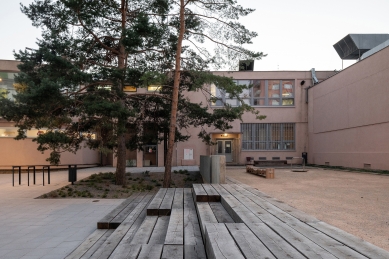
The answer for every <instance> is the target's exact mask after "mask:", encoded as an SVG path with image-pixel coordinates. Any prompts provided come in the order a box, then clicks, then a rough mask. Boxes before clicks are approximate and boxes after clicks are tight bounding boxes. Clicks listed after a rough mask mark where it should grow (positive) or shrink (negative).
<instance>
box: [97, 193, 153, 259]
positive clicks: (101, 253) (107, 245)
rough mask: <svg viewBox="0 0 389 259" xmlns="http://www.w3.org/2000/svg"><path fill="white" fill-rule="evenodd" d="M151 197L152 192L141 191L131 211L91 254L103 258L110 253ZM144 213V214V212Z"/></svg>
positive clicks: (99, 258)
mask: <svg viewBox="0 0 389 259" xmlns="http://www.w3.org/2000/svg"><path fill="white" fill-rule="evenodd" d="M152 197H153V194H145V193H142V194H140V195H139V196H138V197H137V198H136V199H135V200H134V202H135V201H137V202H138V204H137V206H136V207H135V209H134V210H133V211H131V213H130V214H129V215H128V216H127V218H126V219H125V220H124V221H123V222H122V224H121V225H120V226H119V227H118V228H117V229H116V230H115V231H114V232H113V233H112V234H111V236H110V237H109V238H108V239H107V240H106V241H105V242H104V243H103V244H102V245H101V246H100V247H99V249H97V251H96V252H95V253H94V254H93V258H98V259H105V258H108V257H109V256H110V255H111V253H112V252H113V251H114V250H115V248H116V246H117V245H118V244H119V242H120V241H121V240H122V238H123V237H124V236H125V235H126V233H127V232H128V231H129V229H130V228H131V226H132V225H133V224H134V223H135V221H137V219H138V217H139V216H140V215H141V213H142V211H145V209H146V206H147V205H148V203H149V202H150V200H151V198H152ZM144 214H145V215H146V212H145V213H144Z"/></svg>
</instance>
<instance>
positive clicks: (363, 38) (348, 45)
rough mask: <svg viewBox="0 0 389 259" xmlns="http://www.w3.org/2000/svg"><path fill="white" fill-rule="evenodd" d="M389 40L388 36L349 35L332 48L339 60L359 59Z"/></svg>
mask: <svg viewBox="0 0 389 259" xmlns="http://www.w3.org/2000/svg"><path fill="white" fill-rule="evenodd" d="M387 40H389V34H349V35H347V36H346V37H344V38H343V39H341V40H340V41H338V42H337V43H336V44H334V48H335V50H336V52H338V55H339V57H340V58H341V59H360V57H361V56H362V54H363V53H365V52H367V51H369V50H370V49H372V48H374V47H375V46H377V45H379V44H381V43H383V42H385V41H387Z"/></svg>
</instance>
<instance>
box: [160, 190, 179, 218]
mask: <svg viewBox="0 0 389 259" xmlns="http://www.w3.org/2000/svg"><path fill="white" fill-rule="evenodd" d="M175 191H176V189H175V188H169V189H167V191H166V194H165V196H164V197H163V200H162V202H161V206H159V211H158V215H159V216H169V215H170V213H171V211H172V204H173V198H174V192H175Z"/></svg>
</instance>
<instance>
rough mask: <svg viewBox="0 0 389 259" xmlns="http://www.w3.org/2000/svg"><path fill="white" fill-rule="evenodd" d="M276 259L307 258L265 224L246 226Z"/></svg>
mask: <svg viewBox="0 0 389 259" xmlns="http://www.w3.org/2000/svg"><path fill="white" fill-rule="evenodd" d="M246 226H247V227H248V228H249V229H250V230H251V231H252V232H253V233H254V235H256V236H257V238H258V239H259V240H260V241H261V242H262V243H263V244H264V245H265V246H266V247H267V249H268V250H269V251H271V252H272V254H273V255H274V256H275V257H276V258H306V257H305V256H303V255H302V254H301V253H299V252H298V251H297V250H296V249H295V248H294V247H292V246H291V245H290V244H289V243H288V242H286V241H285V240H284V239H283V238H282V237H281V236H279V235H278V234H277V233H275V232H274V231H273V230H271V229H270V228H269V227H268V226H266V225H265V224H264V223H252V224H246Z"/></svg>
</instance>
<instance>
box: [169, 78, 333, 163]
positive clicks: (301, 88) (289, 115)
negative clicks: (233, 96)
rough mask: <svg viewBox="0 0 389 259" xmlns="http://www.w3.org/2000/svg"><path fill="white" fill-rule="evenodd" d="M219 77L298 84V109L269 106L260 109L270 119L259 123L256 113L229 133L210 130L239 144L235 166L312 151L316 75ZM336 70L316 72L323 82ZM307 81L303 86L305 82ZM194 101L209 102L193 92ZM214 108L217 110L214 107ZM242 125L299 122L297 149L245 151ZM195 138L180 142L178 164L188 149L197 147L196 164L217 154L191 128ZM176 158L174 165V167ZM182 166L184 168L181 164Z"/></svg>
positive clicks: (190, 94) (236, 123)
mask: <svg viewBox="0 0 389 259" xmlns="http://www.w3.org/2000/svg"><path fill="white" fill-rule="evenodd" d="M214 74H216V75H224V76H227V77H232V78H234V79H242V80H244V79H263V80H271V79H274V80H277V79H279V80H283V79H284V80H293V81H294V95H295V99H294V103H295V105H294V106H279V107H276V106H273V107H269V106H267V107H265V106H258V107H256V109H257V110H259V111H260V114H261V115H266V119H263V120H257V119H256V118H255V115H254V114H251V113H246V114H244V115H243V118H242V121H239V120H236V121H234V122H233V123H232V126H233V127H232V128H231V129H229V130H227V131H226V132H220V131H217V130H215V129H212V128H210V129H208V131H209V132H212V133H214V134H213V136H214V137H213V140H216V138H217V139H223V136H221V135H222V134H223V133H227V134H228V136H227V138H230V137H231V136H233V139H236V140H237V141H235V142H234V143H235V147H234V149H235V152H238V154H236V153H235V154H234V158H235V159H234V161H233V162H234V163H239V164H245V161H246V157H254V159H255V160H256V159H258V157H266V158H267V159H268V160H271V159H272V157H280V159H286V157H296V156H298V157H301V154H302V152H306V151H308V130H307V127H308V108H307V104H306V90H305V88H307V87H308V86H310V85H312V76H311V72H310V71H239V72H238V71H236V72H231V71H229V72H214ZM333 74H334V72H333V71H318V72H317V73H316V75H317V77H318V78H319V80H324V79H326V78H328V77H329V76H331V75H333ZM303 80H304V81H305V83H304V84H303V85H301V82H302V81H303ZM187 96H188V97H189V99H190V100H191V101H193V102H202V103H203V104H204V103H207V102H206V98H205V96H204V93H203V92H191V93H188V95H187ZM210 109H213V108H212V107H210ZM241 123H295V125H296V126H295V134H296V135H295V144H296V147H295V150H268V151H259V150H257V151H245V150H241V139H240V137H241V134H240V133H241V126H240V125H241ZM190 132H191V133H192V134H191V135H192V138H191V139H189V141H188V142H186V143H179V144H178V148H177V153H178V157H179V159H178V162H179V160H180V159H181V156H180V154H182V156H183V152H184V151H183V149H184V147H194V148H195V154H194V155H195V157H194V158H195V160H196V164H199V161H200V155H213V154H215V150H216V149H215V146H212V147H209V146H206V145H205V144H204V143H203V142H201V140H199V139H198V138H197V134H198V132H199V129H191V131H190ZM174 162H175V161H174V159H173V164H174ZM178 165H180V164H179V163H178Z"/></svg>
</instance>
